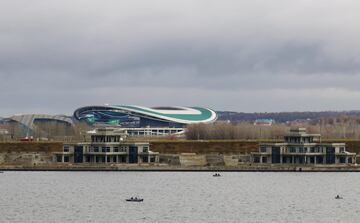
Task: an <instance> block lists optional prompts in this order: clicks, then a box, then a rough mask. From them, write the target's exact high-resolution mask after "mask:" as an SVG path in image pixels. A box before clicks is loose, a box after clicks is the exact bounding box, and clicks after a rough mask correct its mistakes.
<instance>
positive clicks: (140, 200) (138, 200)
mask: <svg viewBox="0 0 360 223" xmlns="http://www.w3.org/2000/svg"><path fill="white" fill-rule="evenodd" d="M126 201H127V202H143V201H144V199H126Z"/></svg>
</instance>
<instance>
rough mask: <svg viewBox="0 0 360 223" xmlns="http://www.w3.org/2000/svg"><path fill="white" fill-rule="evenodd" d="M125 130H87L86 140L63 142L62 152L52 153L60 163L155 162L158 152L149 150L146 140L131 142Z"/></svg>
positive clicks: (157, 159)
mask: <svg viewBox="0 0 360 223" xmlns="http://www.w3.org/2000/svg"><path fill="white" fill-rule="evenodd" d="M126 136H127V135H126V132H124V131H123V130H120V129H116V128H99V129H96V130H95V131H93V132H89V133H88V134H87V135H86V138H89V140H88V141H87V142H80V143H65V144H64V146H63V151H62V152H57V153H54V161H55V162H60V163H62V162H63V163H91V164H95V163H103V164H104V163H108V164H109V163H112V164H117V163H157V162H159V153H155V152H152V151H150V144H149V143H148V142H132V141H128V140H127V139H126Z"/></svg>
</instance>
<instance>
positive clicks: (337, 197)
mask: <svg viewBox="0 0 360 223" xmlns="http://www.w3.org/2000/svg"><path fill="white" fill-rule="evenodd" d="M335 199H337V200H340V199H343V197H340V196H339V195H336V197H335Z"/></svg>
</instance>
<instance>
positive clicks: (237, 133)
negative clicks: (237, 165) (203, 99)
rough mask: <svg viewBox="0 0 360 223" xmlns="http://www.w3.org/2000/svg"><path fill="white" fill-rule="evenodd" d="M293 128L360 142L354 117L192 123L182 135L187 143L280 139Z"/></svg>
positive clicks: (359, 126) (359, 123)
mask: <svg viewBox="0 0 360 223" xmlns="http://www.w3.org/2000/svg"><path fill="white" fill-rule="evenodd" d="M293 127H304V128H307V130H308V132H309V133H320V134H321V135H322V137H323V138H324V139H360V117H354V116H342V117H337V118H321V119H320V120H319V121H317V122H312V123H306V124H302V125H287V124H274V125H272V126H255V125H253V124H252V123H250V122H242V123H238V124H230V123H213V124H195V125H189V126H188V128H187V131H186V133H185V136H186V139H189V140H222V139H224V140H232V139H246V140H258V139H282V138H283V136H284V135H285V134H286V133H288V132H289V130H290V128H293Z"/></svg>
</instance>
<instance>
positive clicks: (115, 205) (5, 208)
mask: <svg viewBox="0 0 360 223" xmlns="http://www.w3.org/2000/svg"><path fill="white" fill-rule="evenodd" d="M222 175H223V176H222V177H221V178H214V177H212V173H181V172H179V173H178V172H176V173H173V172H170V173H162V172H5V173H3V174H0V222H1V223H4V222H37V223H38V222H40V223H43V222H44V223H45V222H46V223H48V222H166V223H168V222H197V223H198V222H359V221H360V203H359V202H360V174H359V173H222ZM336 194H340V195H341V196H343V197H344V199H343V200H335V199H334V197H335V195H336ZM131 196H139V197H142V198H144V199H145V201H144V202H143V203H127V202H125V201H124V200H125V199H126V198H129V197H131Z"/></svg>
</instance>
